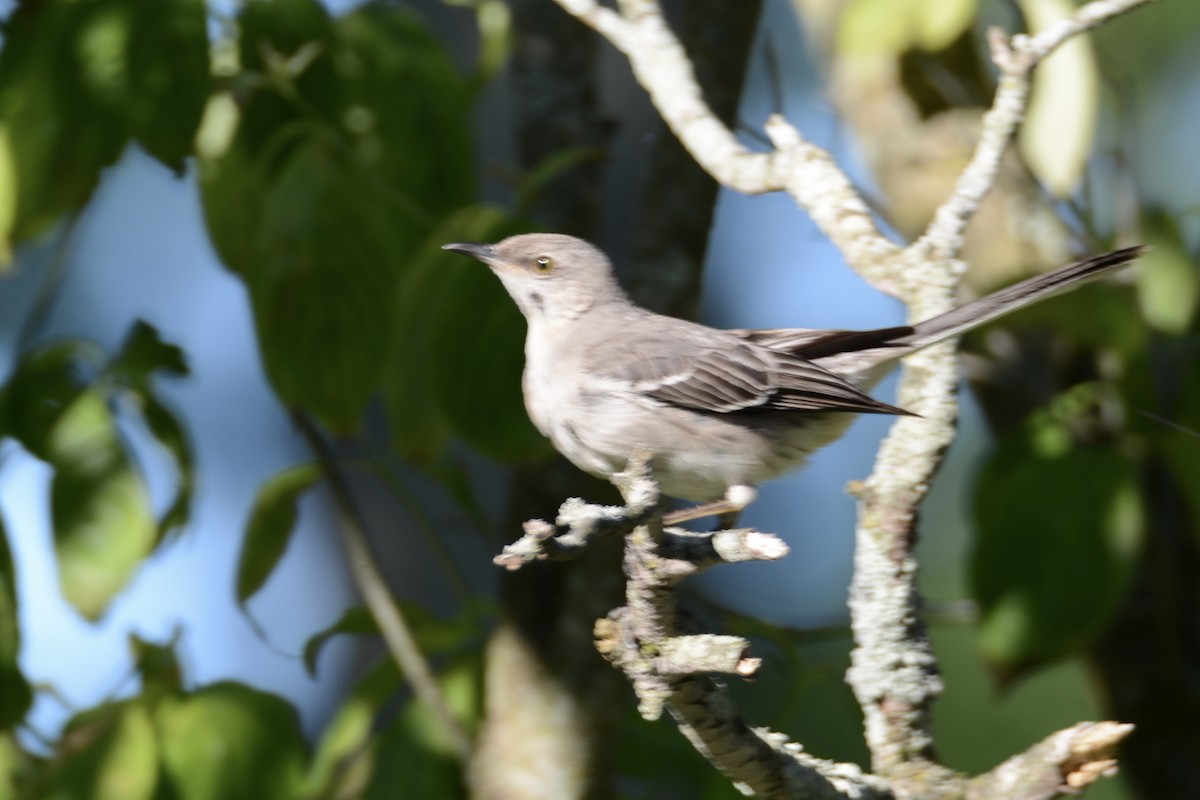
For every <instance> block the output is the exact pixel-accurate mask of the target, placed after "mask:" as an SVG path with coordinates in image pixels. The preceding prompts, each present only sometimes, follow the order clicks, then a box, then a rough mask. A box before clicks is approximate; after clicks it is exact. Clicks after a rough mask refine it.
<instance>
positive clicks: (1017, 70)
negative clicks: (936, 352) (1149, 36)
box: [913, 0, 1150, 259]
mask: <svg viewBox="0 0 1200 800" xmlns="http://www.w3.org/2000/svg"><path fill="white" fill-rule="evenodd" d="M1148 2H1150V0H1093V2H1091V3H1088V4H1087V5H1085V6H1083V7H1082V8H1080V9H1079V10H1078V11H1076V12H1075V13H1074V14H1073V15H1071V16H1070V17H1066V18H1064V19H1062V20H1060V21H1059V22H1057V23H1055V24H1054V25H1051V26H1049V27H1048V28H1046V30H1044V31H1042V32H1041V33H1039V34H1037V35H1036V36H1027V35H1024V34H1017V35H1016V36H1013V37H1011V38H1009V37H1008V36H1006V35H1005V34H1004V32H1003V31H1000V30H998V29H995V28H993V29H992V30H990V31H988V44H989V45H990V47H991V51H992V61H994V62H995V64H996V66H997V67H998V68H999V70H1000V80H999V85H998V86H997V88H996V94H995V97H994V98H993V100H992V107H991V108H990V109H989V110H988V112H987V113H986V114H984V117H983V130H982V133H981V135H980V138H979V143H978V144H977V145H976V146H975V152H974V154H973V155H972V157H971V161H970V163H969V164H968V165H967V167H966V168H965V169H964V170H963V172H962V175H960V176H959V178H958V182H957V184H956V185H955V188H954V193H953V194H952V195H951V196H950V198H949V199H948V200H947V201H946V202H945V203H943V204H942V205H941V206H940V207H939V208H938V211H937V213H936V214H935V215H934V218H933V222H931V223H930V225H929V227H928V228H927V229H926V231H925V233H924V234H922V236H921V238H920V239H918V240H917V242H916V243H915V244H914V245H913V246H914V248H915V249H916V250H917V251H919V252H925V251H928V252H929V254H930V255H931V256H933V257H934V258H937V259H953V258H956V257H957V256H958V254H959V253H960V252H961V251H962V245H963V232H964V231H965V230H966V227H967V223H968V222H970V221H971V219H972V218H973V217H974V215H975V212H976V211H978V210H979V204H980V203H981V202H983V198H984V195H986V194H987V193H988V192H989V191H991V189H992V187H993V186H994V185H995V182H996V176H997V175H998V174H999V172H1000V162H1001V159H1002V158H1003V156H1004V152H1005V150H1007V149H1008V145H1009V143H1010V142H1011V141H1012V137H1013V134H1014V133H1015V132H1016V129H1017V126H1018V125H1020V123H1021V120H1023V119H1024V118H1025V109H1026V106H1027V105H1028V102H1029V88H1030V79H1031V76H1032V74H1033V70H1034V68H1035V67H1037V65H1038V64H1040V63H1041V62H1042V60H1043V59H1045V58H1046V56H1048V55H1050V54H1051V53H1052V52H1054V50H1055V49H1056V48H1058V46H1059V45H1061V44H1062V43H1063V42H1065V41H1066V40H1067V39H1069V38H1071V37H1072V36H1076V35H1078V34H1080V33H1083V32H1084V31H1086V30H1089V29H1091V28H1094V27H1096V26H1097V25H1099V24H1101V23H1102V22H1105V21H1106V20H1109V19H1111V18H1112V17H1115V16H1117V15H1118V14H1124V13H1126V12H1128V11H1131V10H1132V9H1134V8H1136V7H1137V6H1142V5H1145V4H1146V3H1148Z"/></svg>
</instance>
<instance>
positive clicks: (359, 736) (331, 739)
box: [305, 657, 403, 797]
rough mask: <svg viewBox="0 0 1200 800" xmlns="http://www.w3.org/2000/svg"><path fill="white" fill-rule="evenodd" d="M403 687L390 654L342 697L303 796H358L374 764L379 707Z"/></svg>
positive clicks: (323, 739) (310, 772)
mask: <svg viewBox="0 0 1200 800" xmlns="http://www.w3.org/2000/svg"><path fill="white" fill-rule="evenodd" d="M402 689H403V679H402V678H401V677H400V671H399V670H398V669H397V667H396V662H394V661H393V660H392V659H391V658H387V657H384V658H381V659H380V660H379V661H378V662H377V663H376V664H375V666H373V667H372V668H371V669H370V670H369V671H368V672H367V674H366V675H365V676H364V677H363V678H362V679H361V680H360V681H359V682H358V685H357V686H356V687H355V688H354V690H353V691H352V692H351V693H350V695H349V696H348V697H347V698H346V699H345V701H343V703H342V706H341V708H339V709H338V711H337V713H336V714H335V715H334V717H333V720H332V721H331V722H330V723H329V725H328V726H327V727H326V728H325V732H324V733H323V734H322V735H321V739H320V741H319V742H318V743H317V748H316V753H315V754H314V755H313V758H312V766H311V768H310V769H309V773H308V780H307V783H306V787H305V796H306V797H361V796H362V794H363V792H364V791H365V789H366V786H367V783H368V782H369V781H370V779H371V773H372V772H373V771H374V767H375V751H376V737H375V726H376V721H377V718H378V717H379V714H380V710H381V709H383V708H384V707H385V704H387V703H388V702H389V701H391V700H392V699H394V698H395V697H396V696H397V695H398V694H399V692H400V691H401V690H402Z"/></svg>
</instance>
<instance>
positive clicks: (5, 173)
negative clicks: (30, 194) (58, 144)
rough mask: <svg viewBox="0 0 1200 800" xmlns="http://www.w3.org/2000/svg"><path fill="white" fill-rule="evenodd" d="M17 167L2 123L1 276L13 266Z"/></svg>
mask: <svg viewBox="0 0 1200 800" xmlns="http://www.w3.org/2000/svg"><path fill="white" fill-rule="evenodd" d="M18 190H19V187H18V186H17V165H16V163H14V158H13V151H12V145H11V143H10V142H9V140H8V128H7V127H6V126H5V125H4V124H3V122H0V275H4V274H5V273H7V272H8V271H9V267H11V266H12V259H13V226H14V225H15V224H16V222H17V193H18Z"/></svg>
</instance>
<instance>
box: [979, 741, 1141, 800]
mask: <svg viewBox="0 0 1200 800" xmlns="http://www.w3.org/2000/svg"><path fill="white" fill-rule="evenodd" d="M1132 732H1133V726H1132V725H1123V724H1121V723H1118V722H1081V723H1079V724H1078V725H1073V726H1072V727H1070V728H1067V729H1066V730H1061V731H1059V732H1058V733H1055V734H1052V735H1051V736H1048V737H1046V739H1044V740H1043V741H1041V742H1038V743H1037V744H1035V745H1034V746H1033V747H1031V748H1029V749H1028V750H1026V751H1025V752H1024V753H1021V754H1020V755H1017V756H1013V757H1012V758H1010V759H1009V760H1007V761H1005V762H1004V763H1003V764H1001V765H1000V766H998V767H996V768H995V769H993V770H992V771H991V772H989V773H987V774H986V775H980V776H979V777H978V778H975V779H974V780H973V781H971V782H970V784H969V785H968V786H967V792H966V800H990V798H1008V800H1050V798H1054V797H1061V796H1063V795H1072V794H1078V793H1079V792H1082V791H1083V790H1084V789H1086V788H1087V787H1088V786H1090V785H1092V783H1094V782H1095V781H1096V780H1097V779H1098V778H1102V777H1107V776H1110V775H1112V774H1114V773H1115V772H1116V771H1117V759H1116V755H1117V746H1118V745H1120V744H1121V742H1122V741H1124V740H1125V737H1127V736H1129V734H1131V733H1132Z"/></svg>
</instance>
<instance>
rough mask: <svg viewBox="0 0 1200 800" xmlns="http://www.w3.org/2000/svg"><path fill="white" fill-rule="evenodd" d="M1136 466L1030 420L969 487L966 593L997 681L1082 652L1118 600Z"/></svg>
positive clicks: (1132, 518)
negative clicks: (972, 539) (971, 539)
mask: <svg viewBox="0 0 1200 800" xmlns="http://www.w3.org/2000/svg"><path fill="white" fill-rule="evenodd" d="M1139 486H1140V485H1139V470H1138V465H1137V464H1136V463H1135V462H1133V461H1131V460H1130V459H1128V458H1126V457H1125V456H1123V455H1121V454H1120V453H1118V452H1116V451H1115V450H1114V449H1112V448H1109V447H1102V446H1098V445H1093V446H1080V445H1073V444H1072V443H1071V441H1070V434H1069V431H1066V430H1064V421H1063V420H1057V419H1054V418H1052V416H1051V414H1050V413H1047V412H1042V413H1040V414H1038V415H1036V416H1035V417H1034V418H1033V419H1031V421H1030V422H1029V424H1027V425H1026V426H1025V427H1024V428H1023V429H1020V430H1017V431H1014V432H1013V433H1012V434H1011V435H1009V436H1008V437H1006V438H1005V439H1004V440H1003V441H1002V442H1001V444H1000V447H999V449H998V450H997V451H996V453H995V454H994V455H993V456H992V457H991V458H990V459H989V461H988V462H987V464H986V465H985V466H984V469H983V471H982V473H981V474H980V476H979V480H978V482H977V484H976V487H975V497H974V515H975V520H976V526H977V530H978V541H977V543H976V546H975V549H974V552H973V553H972V559H971V577H972V589H973V593H974V595H975V598H976V600H977V602H978V603H979V607H980V611H981V613H982V619H981V624H980V642H981V647H982V649H983V654H984V657H985V658H986V659H987V660H988V661H989V662H990V663H991V664H992V665H993V667H994V668H995V669H996V671H997V673H998V675H999V676H1000V677H1001V679H1009V678H1012V677H1014V676H1016V675H1017V674H1019V673H1020V672H1022V671H1024V670H1027V669H1029V668H1032V667H1035V666H1037V665H1040V664H1044V663H1045V662H1047V661H1050V660H1053V659H1056V658H1060V657H1062V656H1064V655H1067V654H1068V653H1070V652H1072V651H1074V650H1075V649H1077V648H1079V647H1081V646H1084V645H1086V644H1087V643H1088V642H1089V641H1090V640H1091V638H1092V637H1093V636H1095V635H1096V634H1097V633H1098V632H1099V631H1100V630H1101V629H1102V627H1103V626H1104V624H1105V623H1106V621H1107V620H1108V619H1109V618H1110V616H1111V614H1112V613H1113V611H1114V610H1115V609H1116V607H1117V604H1118V603H1119V602H1120V599H1121V597H1122V596H1123V594H1124V591H1125V586H1126V584H1127V581H1128V578H1129V575H1130V573H1131V570H1132V567H1133V561H1134V558H1135V557H1136V553H1137V551H1138V547H1139V543H1140V540H1141V537H1142V535H1143V527H1144V514H1143V508H1142V497H1141V493H1140V488H1139Z"/></svg>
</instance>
